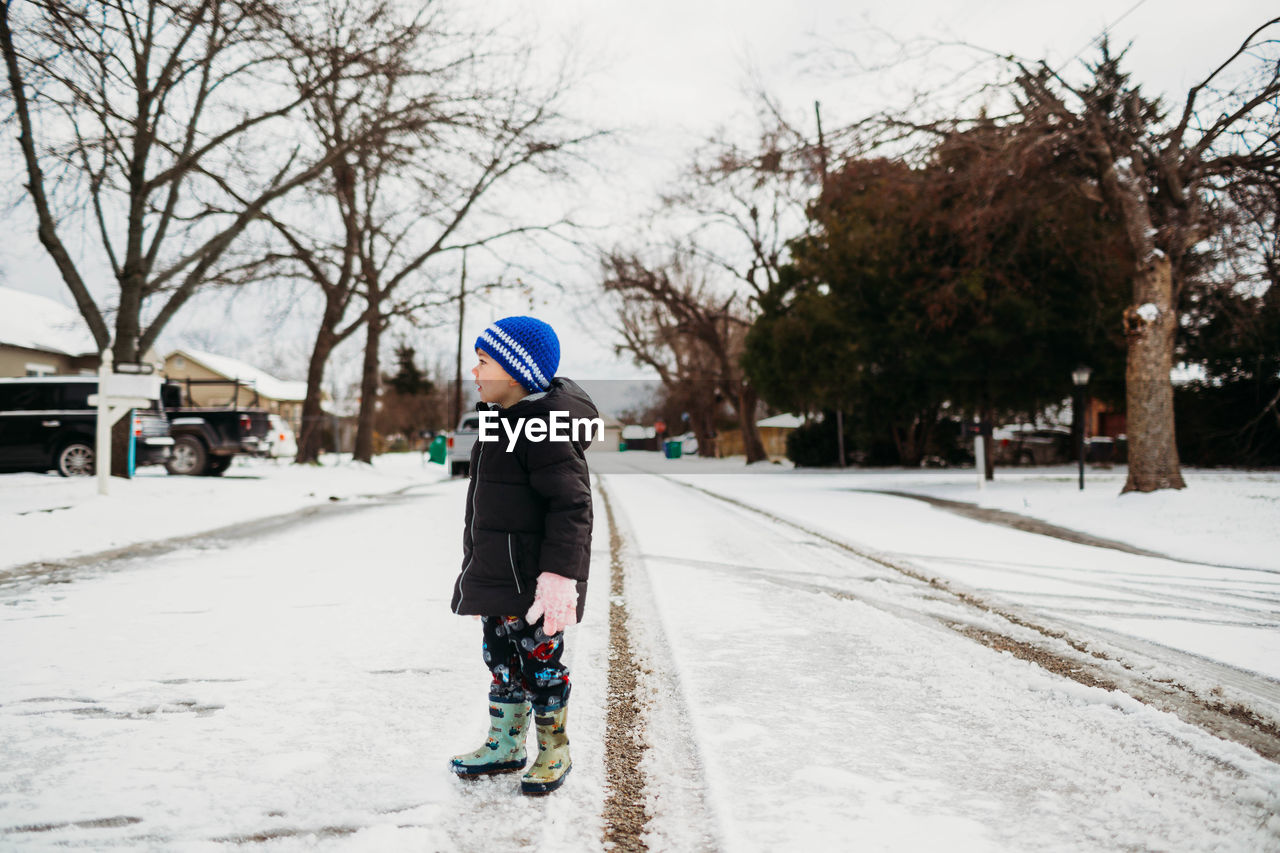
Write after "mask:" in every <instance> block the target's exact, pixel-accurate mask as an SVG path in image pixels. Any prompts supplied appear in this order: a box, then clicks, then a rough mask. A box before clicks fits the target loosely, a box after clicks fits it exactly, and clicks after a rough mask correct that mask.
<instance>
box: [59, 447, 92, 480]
mask: <svg viewBox="0 0 1280 853" xmlns="http://www.w3.org/2000/svg"><path fill="white" fill-rule="evenodd" d="M57 462H58V473H59V474H61V475H62V476H63V477H87V476H89V475H91V474H93V473H94V470H93V448H92V447H90V446H89V445H88V444H86V443H84V442H83V441H73V442H71V443H70V444H68V445H66V446H65V447H63V448H62V449H61V450H59V451H58V459H57Z"/></svg>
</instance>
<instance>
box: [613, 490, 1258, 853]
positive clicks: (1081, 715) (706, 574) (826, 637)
mask: <svg viewBox="0 0 1280 853" xmlns="http://www.w3.org/2000/svg"><path fill="white" fill-rule="evenodd" d="M737 482H738V478H732V477H731V478H722V479H721V481H720V482H718V483H717V484H716V485H715V487H714V488H716V489H724V488H728V485H727V484H728V483H735V484H736V483H737ZM605 484H606V489H607V490H608V492H609V493H610V494H611V495H612V496H614V500H616V501H617V502H618V503H619V504H620V505H621V506H622V507H624V508H625V509H624V510H623V511H622V512H621V513H619V515H620V516H621V517H622V518H623V519H624V521H623V523H624V524H625V525H626V526H627V527H629V529H630V533H629V539H630V541H631V543H632V548H633V553H632V554H630V555H629V561H630V565H631V572H632V573H631V576H630V578H631V579H632V587H633V589H632V595H631V598H632V606H633V608H634V609H633V616H634V621H635V622H636V623H637V624H638V625H640V626H643V627H642V628H641V629H640V633H641V636H642V638H643V639H642V641H641V642H640V643H638V645H639V646H640V648H641V649H642V650H644V651H646V652H647V653H649V654H651V655H652V657H653V660H654V664H655V665H654V666H653V667H652V668H653V669H654V670H655V675H653V676H651V677H650V678H649V679H648V682H649V686H650V689H652V690H655V691H657V694H658V698H655V699H654V701H655V702H656V703H658V704H661V703H662V702H663V701H666V700H667V697H669V700H670V701H672V702H676V703H679V704H682V705H683V706H684V707H686V708H687V709H688V712H687V718H688V720H689V724H690V727H691V729H692V734H693V738H692V739H693V740H694V742H695V743H696V744H698V746H699V754H700V758H701V764H702V766H703V767H705V771H704V780H705V781H704V784H705V786H706V789H707V792H708V797H707V799H708V801H709V802H710V803H711V805H712V809H711V810H712V812H713V814H714V815H715V816H716V818H717V821H716V827H717V830H718V832H719V833H720V836H719V837H720V838H721V839H722V840H723V842H724V846H725V847H726V848H727V849H732V850H782V849H786V850H801V849H814V848H819V847H821V846H822V845H823V844H830V843H832V842H833V841H835V840H837V839H857V849H862V850H867V849H870V850H901V849H931V848H933V849H936V846H937V845H938V844H939V843H940V842H941V841H942V839H945V844H946V846H947V849H951V850H956V849H960V850H1023V849H1054V850H1062V849H1079V850H1096V849H1179V850H1186V849H1219V848H1221V849H1239V850H1256V849H1267V848H1272V847H1275V846H1276V845H1277V844H1278V843H1280V841H1278V838H1280V818H1278V817H1276V813H1277V808H1278V807H1280V768H1278V767H1277V765H1275V764H1274V763H1272V762H1269V761H1267V760H1265V759H1262V758H1261V757H1259V756H1258V755H1256V754H1254V753H1252V752H1250V751H1249V750H1247V749H1245V748H1243V747H1240V746H1238V745H1235V744H1230V743H1225V742H1223V741H1221V740H1219V739H1217V738H1214V737H1212V736H1210V735H1207V734H1205V733H1204V732H1203V731H1201V730H1199V729H1197V728H1195V727H1193V726H1190V725H1188V724H1186V723H1183V722H1181V721H1179V720H1178V719H1177V718H1176V717H1173V716H1172V715H1169V714H1166V713H1161V712H1158V711H1155V710H1153V709H1152V708H1150V707H1147V706H1145V705H1142V704H1140V703H1139V702H1137V701H1135V700H1133V699H1132V698H1130V697H1128V696H1126V695H1124V694H1122V693H1117V692H1108V691H1105V690H1102V689H1099V688H1096V687H1092V688H1091V687H1084V686H1081V685H1079V684H1078V683H1076V682H1075V681H1071V680H1068V679H1065V678H1062V677H1060V676H1056V675H1052V674H1050V673H1048V672H1046V671H1045V670H1043V669H1041V668H1039V667H1037V666H1035V665H1034V664H1031V663H1027V662H1024V661H1022V660H1018V659H1016V658H1014V657H1012V656H1010V655H1007V654H1000V653H996V652H993V651H991V650H990V649H988V648H986V647H985V646H982V645H979V644H977V643H974V642H972V641H971V640H970V639H968V638H967V637H965V636H963V635H962V634H959V633H957V632H956V631H955V630H953V629H952V628H950V627H948V623H955V624H962V623H965V622H968V621H969V620H972V619H973V618H974V617H973V613H972V612H970V610H969V609H968V608H966V607H964V606H962V605H960V604H957V603H956V602H954V601H950V600H947V599H945V598H942V597H940V596H939V595H938V594H937V590H936V589H934V588H933V587H932V586H930V585H929V584H927V583H923V582H920V581H915V580H912V579H911V578H908V577H904V576H903V575H902V574H900V573H898V572H895V571H893V570H892V569H889V568H886V567H885V566H882V565H878V564H876V563H874V562H870V561H867V560H864V559H859V558H857V557H856V556H853V555H851V554H849V552H847V551H845V550H843V549H841V548H838V547H834V546H833V545H831V544H830V543H828V542H825V541H822V540H818V539H815V538H814V537H812V536H810V535H807V534H805V533H803V532H801V531H798V530H797V529H796V528H794V527H792V526H790V525H786V524H779V523H774V522H770V521H768V520H767V519H762V518H761V517H760V516H759V515H758V514H755V513H751V512H749V511H744V510H743V509H741V508H739V507H735V506H732V505H729V504H725V503H723V502H721V501H717V500H715V499H712V498H709V497H707V496H706V495H705V494H702V493H699V492H698V491H695V490H691V489H689V488H686V487H684V486H682V485H679V484H677V483H674V482H671V481H669V480H662V479H658V478H655V477H652V476H645V475H625V474H614V475H609V476H606V477H605ZM776 495H777V493H776V492H773V493H772V496H774V497H776ZM755 497H756V498H757V499H760V500H765V501H766V502H767V498H768V497H769V495H768V494H763V493H759V492H757V493H756V494H755ZM872 499H874V498H872ZM886 500H887V499H886ZM793 508H794V507H793ZM967 523H968V524H972V522H967ZM646 590H647V594H646ZM948 611H950V612H949V613H948ZM662 662H667V667H668V668H670V669H673V670H674V673H675V677H674V678H671V677H668V676H666V675H664V674H663V668H662V666H661V663H662ZM665 737H666V733H665V732H662V731H658V732H656V733H654V735H653V738H652V747H651V752H652V753H654V755H653V756H652V757H651V759H650V766H651V767H653V768H654V774H653V778H652V779H651V780H650V786H651V789H652V794H651V796H653V797H654V802H655V804H660V803H661V802H662V799H663V792H664V786H665V784H666V782H665V780H666V779H668V778H670V775H671V774H672V773H673V772H675V771H676V770H677V768H678V765H679V759H678V758H676V759H671V760H668V759H666V758H665V757H664V756H663V753H664V750H665V746H664V744H665V742H666V741H665ZM680 784H684V783H680ZM651 827H652V829H653V831H654V832H655V833H656V834H657V835H658V836H659V837H660V838H662V839H664V840H665V841H666V842H668V843H667V845H666V847H665V849H672V850H680V849H686V848H687V847H688V846H689V845H690V844H693V843H696V842H697V841H698V836H697V835H695V836H694V837H692V838H690V837H689V836H688V832H689V830H688V828H687V826H686V825H683V824H681V823H680V822H678V821H665V820H664V819H663V815H662V812H661V810H660V809H658V812H657V815H656V816H655V818H654V819H653V821H652V822H651ZM659 846H661V845H659Z"/></svg>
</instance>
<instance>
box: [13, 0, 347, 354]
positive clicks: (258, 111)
mask: <svg viewBox="0 0 1280 853" xmlns="http://www.w3.org/2000/svg"><path fill="white" fill-rule="evenodd" d="M314 8H315V7H314V4H310V3H307V4H295V3H283V2H274V0H137V2H129V3H124V2H111V3H106V2H98V0H47V2H41V0H33V2H25V3H14V2H9V0H6V2H3V3H2V4H0V53H2V54H3V57H4V62H5V68H6V74H7V78H6V79H7V83H8V85H7V94H8V96H9V100H10V101H11V102H12V105H13V109H12V117H11V120H12V121H13V123H14V124H16V126H17V130H18V134H17V139H18V146H19V151H20V154H21V158H22V163H23V166H24V169H25V175H26V190H27V197H28V199H29V201H30V203H31V205H32V208H33V209H34V212H35V215H36V220H37V223H38V231H37V236H38V238H39V240H40V243H41V244H42V245H43V247H44V248H45V250H46V251H47V252H48V254H49V256H50V257H51V258H52V260H53V261H54V263H55V265H56V266H57V268H58V271H59V273H60V274H61V276H62V279H63V281H64V282H65V283H66V285H67V287H68V288H69V289H70V291H71V293H72V295H73V297H74V298H75V301H76V305H77V306H78V307H79V310H80V313H81V314H82V315H83V316H84V319H85V322H86V323H87V325H88V327H89V329H90V330H91V332H92V334H93V336H94V339H95V340H96V341H97V343H98V345H99V346H100V347H103V348H105V347H106V346H107V345H108V344H109V343H110V342H111V341H113V340H114V355H115V359H116V361H117V362H122V361H136V360H138V358H139V356H140V355H141V354H142V353H144V352H145V351H146V350H147V349H148V348H150V347H151V346H152V345H153V344H154V343H155V342H156V338H157V336H158V335H159V333H160V332H161V330H162V329H163V328H164V327H165V325H166V324H167V323H168V322H169V320H171V319H172V318H173V316H174V315H175V314H176V313H177V312H178V311H179V310H181V309H182V307H183V306H184V305H185V304H186V303H187V302H188V301H189V300H190V299H191V298H192V296H194V295H195V294H196V292H197V291H198V290H199V289H200V288H201V287H203V286H205V285H206V284H208V283H210V282H213V281H218V280H223V281H226V280H229V279H230V278H231V277H232V275H231V273H229V272H228V270H227V269H226V266H227V264H228V250H229V249H230V248H231V247H232V246H233V245H234V244H235V243H236V241H237V240H238V239H239V238H240V237H241V236H242V235H243V234H244V232H245V231H246V229H249V228H250V227H251V226H252V225H253V224H254V223H255V222H256V221H257V220H259V219H260V217H262V216H263V215H264V214H265V213H266V211H267V210H268V207H269V206H270V205H271V204H273V203H275V202H277V201H278V200H280V199H281V198H283V197H285V196H286V195H287V194H289V193H290V192H292V191H293V190H295V189H297V188H298V187H300V186H303V185H304V184H306V183H308V182H309V181H311V180H313V179H314V178H316V177H317V176H318V175H320V174H321V173H323V172H324V170H325V169H327V168H329V166H330V164H331V163H332V162H333V161H334V160H335V159H336V158H338V157H339V156H340V155H341V154H342V153H343V152H344V151H346V150H349V148H350V146H351V145H352V144H353V143H354V141H355V140H354V139H346V140H343V141H342V142H341V143H339V144H337V145H334V146H330V147H317V146H315V145H309V144H308V140H306V139H304V138H302V137H301V136H300V135H299V134H298V133H296V132H295V130H296V123H295V122H293V121H292V119H293V117H294V116H296V115H297V113H298V111H299V110H300V108H301V107H302V106H303V105H304V104H305V103H307V101H308V99H309V98H311V97H312V96H313V95H314V94H315V93H316V92H317V91H319V90H320V89H322V88H323V87H324V86H325V85H326V83H328V82H329V81H330V79H331V77H332V76H343V75H348V74H362V73H365V71H366V64H367V63H366V60H367V57H366V56H363V55H360V54H358V53H344V54H342V55H335V56H332V57H330V59H331V60H332V61H330V62H328V63H326V65H325V66H324V69H325V70H324V72H323V73H321V74H312V75H311V76H305V77H302V78H299V77H298V75H296V74H291V73H289V71H290V69H294V70H297V69H309V70H311V71H314V70H315V69H316V68H317V66H316V65H315V63H311V62H309V61H308V53H309V52H310V51H311V50H313V49H314V48H315V42H314V41H313V40H311V39H310V38H309V37H308V33H307V26H308V22H309V21H310V16H311V14H312V13H313V12H314ZM295 79H304V80H305V82H304V83H303V85H301V86H298V85H296V84H295V82H294V81H295ZM367 131H368V129H367V128H366V129H363V130H362V132H367ZM81 226H83V227H81ZM76 229H79V230H82V231H83V232H84V233H86V234H88V235H91V236H90V238H89V240H88V241H87V247H86V248H85V250H84V251H83V252H81V251H80V250H79V248H78V247H77V246H76V245H74V244H72V245H68V243H67V238H66V234H67V233H68V232H69V231H73V230H76ZM102 272H107V273H109V275H110V277H111V278H112V279H113V286H112V287H111V288H110V289H109V291H107V292H99V293H98V294H95V293H94V292H93V289H92V288H91V287H90V285H89V282H91V281H94V280H95V279H99V278H101V277H103V276H102ZM108 309H114V312H115V318H114V326H115V328H114V330H113V329H111V328H110V327H109V325H108V313H107V311H108Z"/></svg>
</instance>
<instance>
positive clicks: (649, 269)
mask: <svg viewBox="0 0 1280 853" xmlns="http://www.w3.org/2000/svg"><path fill="white" fill-rule="evenodd" d="M704 270H705V262H700V261H699V260H698V259H697V258H694V257H692V256H691V255H689V254H684V255H680V254H675V255H673V256H671V257H670V258H669V259H667V260H666V261H665V262H663V263H661V264H653V265H650V264H646V263H645V262H644V261H643V260H642V259H641V258H640V257H638V256H637V255H635V254H626V253H623V252H613V253H611V254H609V255H608V256H607V257H606V258H605V259H604V282H603V286H604V290H605V291H606V292H607V293H615V294H618V296H619V297H621V305H620V307H619V312H618V325H617V326H616V327H615V331H616V332H617V333H618V335H619V336H620V337H621V339H622V344H621V345H620V349H622V350H625V351H627V352H630V353H631V354H632V357H633V358H634V359H635V361H636V363H637V364H643V365H646V366H648V367H651V368H653V370H654V371H656V372H657V374H658V376H659V378H660V379H661V380H662V384H663V386H664V389H665V390H666V391H667V393H668V394H669V395H671V396H673V397H675V398H679V399H682V400H686V401H688V403H689V406H690V411H691V412H692V413H693V414H694V415H695V417H694V418H693V426H694V432H695V434H697V436H698V446H699V450H700V452H702V453H704V454H705V453H710V452H713V448H714V444H713V443H712V442H711V441H709V439H710V437H711V436H710V429H711V417H712V415H713V414H714V411H715V409H716V407H717V406H718V404H719V403H720V402H721V401H723V402H726V403H728V404H729V405H730V406H731V407H732V408H733V410H734V411H735V413H736V414H737V416H738V420H739V423H740V424H741V425H742V436H743V444H744V449H745V451H746V457H747V462H748V463H751V462H759V461H761V460H764V459H767V458H768V455H767V454H766V453H765V450H764V442H763V441H761V439H760V433H759V430H758V429H757V428H756V426H755V418H756V408H757V404H758V402H759V397H758V395H757V394H756V391H755V389H754V388H753V387H752V386H751V384H750V383H749V382H747V381H746V377H745V375H744V374H743V372H742V369H741V367H739V365H738V360H739V357H740V356H741V354H742V344H743V340H744V338H745V336H746V332H747V329H749V328H750V325H751V323H750V320H749V319H748V317H747V315H746V311H745V306H744V304H743V303H744V302H745V300H744V299H743V297H742V295H741V294H740V293H736V292H730V293H728V294H727V295H725V294H724V293H717V291H716V290H715V288H713V287H712V286H711V285H710V283H709V282H708V280H707V279H706V277H705V275H704Z"/></svg>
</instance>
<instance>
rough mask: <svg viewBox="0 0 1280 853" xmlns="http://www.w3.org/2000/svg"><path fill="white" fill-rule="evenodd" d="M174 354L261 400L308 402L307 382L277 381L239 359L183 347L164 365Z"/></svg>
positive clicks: (169, 355)
mask: <svg viewBox="0 0 1280 853" xmlns="http://www.w3.org/2000/svg"><path fill="white" fill-rule="evenodd" d="M175 355H181V356H183V357H184V358H187V359H189V360H191V361H194V362H196V363H198V364H201V365H203V366H204V367H207V368H208V369H209V370H212V371H213V372H214V373H217V374H220V375H222V376H225V377H226V378H228V379H236V380H239V381H240V382H242V383H244V384H245V385H251V386H253V388H254V389H255V390H256V391H257V392H258V393H259V394H261V395H262V396H264V397H270V398H271V399H272V400H280V401H287V402H299V403H300V402H302V401H303V400H305V399H307V383H305V382H295V381H292V380H288V379H277V378H276V377H274V376H272V375H271V374H269V373H267V372H266V371H263V370H259V369H258V368H256V367H254V366H253V365H252V364H247V363H245V362H243V361H240V360H239V359H235V358H231V357H230V356H226V355H216V354H215V353H211V352H201V351H200V350H194V349H187V348H185V347H184V348H182V349H176V350H174V351H173V352H171V353H169V354H168V355H167V356H165V359H164V360H165V362H166V363H167V362H168V361H169V359H171V358H173V357H174V356H175Z"/></svg>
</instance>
